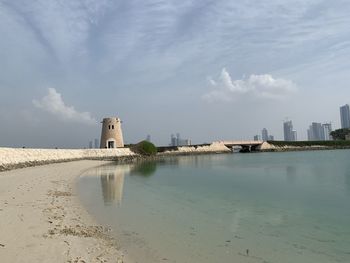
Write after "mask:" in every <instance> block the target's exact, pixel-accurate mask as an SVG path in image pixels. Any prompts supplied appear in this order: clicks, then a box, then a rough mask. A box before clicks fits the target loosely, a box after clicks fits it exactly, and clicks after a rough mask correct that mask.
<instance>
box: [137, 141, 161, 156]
mask: <svg viewBox="0 0 350 263" xmlns="http://www.w3.org/2000/svg"><path fill="white" fill-rule="evenodd" d="M131 150H132V151H134V152H136V153H138V154H141V155H147V156H150V155H156V154H157V147H156V146H155V145H154V144H153V143H151V142H149V141H142V142H139V143H138V144H135V145H133V146H131Z"/></svg>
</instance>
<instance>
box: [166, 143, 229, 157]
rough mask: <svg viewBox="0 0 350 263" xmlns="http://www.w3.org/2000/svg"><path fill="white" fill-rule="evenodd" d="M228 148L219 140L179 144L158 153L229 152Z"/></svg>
mask: <svg viewBox="0 0 350 263" xmlns="http://www.w3.org/2000/svg"><path fill="white" fill-rule="evenodd" d="M230 152H232V151H231V149H230V148H228V147H226V146H225V144H223V143H220V142H214V143H212V144H210V145H194V146H179V147H176V149H173V150H167V151H164V152H162V153H160V155H189V154H206V153H207V154H208V153H230Z"/></svg>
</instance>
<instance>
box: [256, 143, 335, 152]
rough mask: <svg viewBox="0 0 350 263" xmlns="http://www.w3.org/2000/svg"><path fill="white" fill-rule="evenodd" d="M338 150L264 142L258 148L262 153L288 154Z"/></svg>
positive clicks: (318, 146) (320, 146)
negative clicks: (289, 152)
mask: <svg viewBox="0 0 350 263" xmlns="http://www.w3.org/2000/svg"><path fill="white" fill-rule="evenodd" d="M331 149H338V148H337V147H330V146H325V145H307V146H294V145H273V144H271V143H268V142H263V144H262V145H260V146H259V147H258V148H257V151H260V152H288V151H315V150H331Z"/></svg>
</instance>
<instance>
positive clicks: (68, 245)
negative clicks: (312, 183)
mask: <svg viewBox="0 0 350 263" xmlns="http://www.w3.org/2000/svg"><path fill="white" fill-rule="evenodd" d="M104 163H106V162H102V161H86V160H85V161H75V162H69V163H59V164H50V165H43V166H37V167H30V168H25V169H18V170H12V171H7V172H1V173H0V261H1V262H27V263H28V262H29V263H31V262H118V263H121V262H130V261H129V260H128V259H126V258H123V256H122V253H121V251H118V250H117V244H116V241H114V240H112V239H110V238H109V237H108V236H107V235H106V233H107V232H106V231H105V229H103V228H102V227H101V226H98V225H97V224H96V222H94V220H93V219H92V218H91V217H90V216H89V215H88V213H87V212H86V211H85V210H84V208H82V206H81V205H80V203H79V199H78V197H77V196H76V194H75V190H74V185H75V180H76V179H77V178H78V176H79V175H80V174H81V173H82V172H83V171H85V170H86V169H89V168H91V167H94V166H97V165H100V164H104Z"/></svg>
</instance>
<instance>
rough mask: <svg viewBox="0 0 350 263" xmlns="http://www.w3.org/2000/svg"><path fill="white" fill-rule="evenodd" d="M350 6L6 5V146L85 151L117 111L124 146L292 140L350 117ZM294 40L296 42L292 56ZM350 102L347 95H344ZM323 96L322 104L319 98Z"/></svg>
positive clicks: (2, 75) (0, 62) (1, 53)
mask: <svg viewBox="0 0 350 263" xmlns="http://www.w3.org/2000/svg"><path fill="white" fill-rule="evenodd" d="M349 11H350V2H346V1H332V2H329V1H321V0H306V1H302V0H297V1H288V0H282V1H281V0H271V1H268V2H258V3H257V2H256V1H253V0H248V1H235V2H232V1H224V0H217V1H199V0H194V1H192V0H191V1H187V0H184V1H181V2H179V1H174V0H170V1H165V0H160V1H153V0H144V1H141V0H135V1H124V2H121V1H109V0H101V1H97V0H91V1H89V2H85V1H78V0H69V1H68V0H63V1H58V0H38V1H25V0H18V1H10V0H3V1H0V21H1V22H2V23H0V35H1V39H2V41H1V42H0V91H1V96H0V122H1V129H0V133H1V136H0V145H1V146H14V147H22V146H25V147H43V148H54V147H58V148H82V147H87V142H89V141H90V140H91V138H96V137H98V136H99V134H100V123H99V122H100V121H101V120H102V119H103V118H105V117H108V116H119V117H120V118H121V119H122V120H123V121H124V123H123V131H124V132H125V136H124V137H125V142H126V143H136V142H138V141H141V140H143V139H144V138H145V134H152V141H154V143H155V144H157V145H168V143H169V134H171V132H173V131H178V132H179V133H181V134H186V136H187V137H188V138H191V139H192V143H194V144H196V143H203V142H210V141H216V140H225V139H227V140H231V139H251V138H252V136H253V135H254V134H256V133H257V131H259V132H260V131H261V129H262V128H263V127H266V128H267V129H268V131H269V133H271V134H273V135H275V139H276V140H282V139H283V128H281V123H282V122H283V120H285V119H286V117H288V119H291V120H293V126H294V129H295V130H297V131H298V137H299V138H298V140H307V129H308V127H309V125H310V123H311V122H314V121H315V122H320V123H325V122H327V123H328V122H332V126H333V128H334V129H336V128H338V127H341V121H340V119H339V106H340V105H344V104H346V103H349V100H348V99H346V98H349V97H350V90H349V89H348V83H349V82H350V75H349V74H348V70H347V69H348V68H349V67H350V59H349V56H350V55H349V54H350V52H349V51H350V44H349V43H350V42H349V41H350V28H349V26H348V25H349V24H350V17H349V16H348V13H349ZM291 50H293V52H291ZM344 98H345V99H344ZM311 103H312V106H311Z"/></svg>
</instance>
